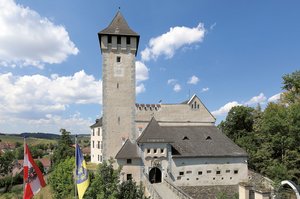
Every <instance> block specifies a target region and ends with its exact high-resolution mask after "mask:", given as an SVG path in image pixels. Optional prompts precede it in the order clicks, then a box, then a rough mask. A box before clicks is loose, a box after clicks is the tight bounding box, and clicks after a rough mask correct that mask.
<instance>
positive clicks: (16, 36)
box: [0, 0, 79, 68]
mask: <svg viewBox="0 0 300 199" xmlns="http://www.w3.org/2000/svg"><path fill="white" fill-rule="evenodd" d="M0 10H1V12H0V28H1V31H0V49H1V50H0V65H1V66H11V67H16V66H28V65H32V66H36V67H40V68H42V67H43V65H44V64H45V63H48V64H56V63H61V62H63V61H64V60H66V59H67V57H68V56H69V55H76V54H77V53H78V52H79V50H78V49H77V48H76V46H75V44H74V43H73V42H72V41H71V40H70V37H69V34H68V32H67V31H66V29H65V28H64V27H63V26H62V25H55V24H54V23H53V22H51V21H50V20H49V19H47V18H44V17H42V16H40V15H39V13H37V12H36V11H34V10H31V9H30V8H28V7H24V6H22V5H19V4H16V3H15V2H14V0H1V1H0Z"/></svg>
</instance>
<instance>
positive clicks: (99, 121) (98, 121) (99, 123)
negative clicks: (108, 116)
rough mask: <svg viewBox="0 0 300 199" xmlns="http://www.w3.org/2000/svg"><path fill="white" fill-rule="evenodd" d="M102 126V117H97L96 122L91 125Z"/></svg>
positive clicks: (93, 126)
mask: <svg viewBox="0 0 300 199" xmlns="http://www.w3.org/2000/svg"><path fill="white" fill-rule="evenodd" d="M101 126H102V117H101V118H100V119H96V121H95V124H93V125H92V126H90V128H96V127H101Z"/></svg>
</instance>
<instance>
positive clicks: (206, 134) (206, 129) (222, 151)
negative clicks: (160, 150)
mask: <svg viewBox="0 0 300 199" xmlns="http://www.w3.org/2000/svg"><path fill="white" fill-rule="evenodd" d="M137 142H138V143H153V142H156V143H170V144H171V145H172V147H173V157H206V156H207V157H210V156H215V157H218V156H223V157H233V156H239V157H244V156H247V153H246V152H245V151H244V150H243V149H242V148H240V147H239V146H237V145H236V144H235V143H234V142H233V141H231V140H230V139H229V138H228V137H227V136H226V135H225V134H223V133H222V132H221V131H220V130H219V129H218V128H217V127H215V126H160V125H159V124H158V122H157V121H156V120H155V119H154V118H152V120H151V121H150V123H149V125H148V126H147V127H146V129H145V130H144V131H143V133H142V135H141V136H140V137H139V138H138V140H137Z"/></svg>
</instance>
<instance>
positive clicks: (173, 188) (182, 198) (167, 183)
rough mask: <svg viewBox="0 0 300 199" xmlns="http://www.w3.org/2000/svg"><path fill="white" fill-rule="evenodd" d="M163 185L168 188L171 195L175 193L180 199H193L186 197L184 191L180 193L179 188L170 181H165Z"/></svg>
mask: <svg viewBox="0 0 300 199" xmlns="http://www.w3.org/2000/svg"><path fill="white" fill-rule="evenodd" d="M164 183H165V184H166V185H167V186H168V187H169V189H170V190H171V191H173V193H175V194H176V195H177V196H178V197H179V198H181V199H193V198H192V197H191V196H189V195H187V194H186V193H185V192H184V191H182V190H181V189H180V188H179V187H177V186H176V185H174V184H173V183H172V182H171V181H170V180H168V179H165V180H164Z"/></svg>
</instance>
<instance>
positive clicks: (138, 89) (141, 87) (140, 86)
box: [135, 84, 146, 94]
mask: <svg viewBox="0 0 300 199" xmlns="http://www.w3.org/2000/svg"><path fill="white" fill-rule="evenodd" d="M145 91H146V88H145V85H144V84H138V85H137V86H136V87H135V93H136V94H140V93H143V92H145Z"/></svg>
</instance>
